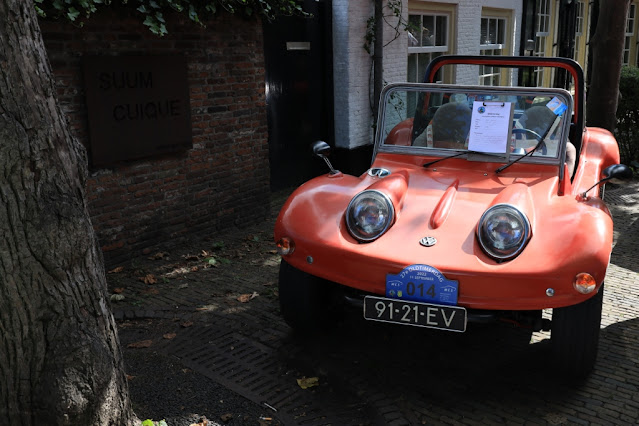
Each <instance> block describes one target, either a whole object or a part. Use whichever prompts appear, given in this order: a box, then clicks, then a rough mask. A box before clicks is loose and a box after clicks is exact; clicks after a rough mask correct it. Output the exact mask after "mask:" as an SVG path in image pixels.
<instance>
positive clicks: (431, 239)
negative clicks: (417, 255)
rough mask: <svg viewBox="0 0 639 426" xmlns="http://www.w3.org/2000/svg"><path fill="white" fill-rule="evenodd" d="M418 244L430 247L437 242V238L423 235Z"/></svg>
mask: <svg viewBox="0 0 639 426" xmlns="http://www.w3.org/2000/svg"><path fill="white" fill-rule="evenodd" d="M419 244H421V245H423V246H424V247H432V246H434V245H435V244H437V238H435V237H424V238H422V239H421V240H419Z"/></svg>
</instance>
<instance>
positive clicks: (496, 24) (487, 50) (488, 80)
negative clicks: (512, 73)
mask: <svg viewBox="0 0 639 426" xmlns="http://www.w3.org/2000/svg"><path fill="white" fill-rule="evenodd" d="M505 48H506V19H505V18H494V17H485V18H481V29H480V36H479V52H480V54H482V55H486V56H495V55H503V54H504V52H503V51H504V49H505ZM500 83H501V73H500V69H499V68H497V67H492V66H488V65H480V66H479V84H481V85H484V86H499V85H500Z"/></svg>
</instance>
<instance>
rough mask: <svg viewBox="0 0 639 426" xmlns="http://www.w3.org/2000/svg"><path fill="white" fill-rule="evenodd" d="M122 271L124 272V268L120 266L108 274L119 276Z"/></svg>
mask: <svg viewBox="0 0 639 426" xmlns="http://www.w3.org/2000/svg"><path fill="white" fill-rule="evenodd" d="M122 271H124V266H118V267H117V268H113V269H111V270H110V271H109V272H108V273H109V274H119V273H120V272H122Z"/></svg>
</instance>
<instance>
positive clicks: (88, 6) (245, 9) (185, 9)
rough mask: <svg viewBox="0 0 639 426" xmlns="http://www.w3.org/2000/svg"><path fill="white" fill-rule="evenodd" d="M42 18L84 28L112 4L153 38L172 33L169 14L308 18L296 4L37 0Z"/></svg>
mask: <svg viewBox="0 0 639 426" xmlns="http://www.w3.org/2000/svg"><path fill="white" fill-rule="evenodd" d="M34 3H35V8H36V11H37V12H38V14H39V15H40V16H41V17H43V18H45V17H49V18H53V19H57V18H65V19H68V20H69V21H71V22H73V23H75V24H76V25H79V26H82V25H83V24H84V22H83V21H82V19H87V18H89V17H90V16H91V15H92V14H94V13H96V12H98V8H99V7H107V6H110V5H111V4H112V3H117V4H119V5H123V6H127V7H131V8H133V9H135V10H136V11H137V12H138V13H139V14H140V17H141V20H142V22H143V23H144V25H146V26H147V27H148V28H149V30H150V31H151V32H152V33H153V34H157V35H159V36H163V35H165V34H167V33H168V29H167V27H166V21H165V19H164V14H165V13H166V12H169V11H173V12H177V13H184V14H186V15H187V16H188V17H189V19H190V20H191V21H193V22H195V23H197V24H200V25H204V24H203V23H202V21H203V19H205V18H208V17H210V16H212V15H215V14H216V13H219V12H222V11H225V12H227V13H232V14H236V13H237V14H243V15H246V16H259V17H262V18H265V19H267V20H272V19H274V18H275V17H276V16H280V15H287V16H288V15H302V16H304V15H306V13H305V12H304V11H303V10H302V7H301V5H300V4H299V3H297V1H296V0H35V2H34Z"/></svg>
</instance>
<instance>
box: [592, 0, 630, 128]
mask: <svg viewBox="0 0 639 426" xmlns="http://www.w3.org/2000/svg"><path fill="white" fill-rule="evenodd" d="M629 6H630V0H606V1H602V2H600V3H599V17H598V20H597V29H596V30H595V34H594V36H593V37H592V40H591V46H592V57H591V61H590V62H591V63H592V78H591V79H590V86H589V88H588V96H587V97H586V102H587V103H586V110H587V113H586V119H587V124H588V126H591V127H602V128H604V129H608V130H610V131H611V132H612V131H614V129H615V126H616V124H617V118H616V113H617V104H618V101H619V78H620V75H621V66H622V63H623V46H624V42H625V31H626V17H627V16H628V9H629Z"/></svg>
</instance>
